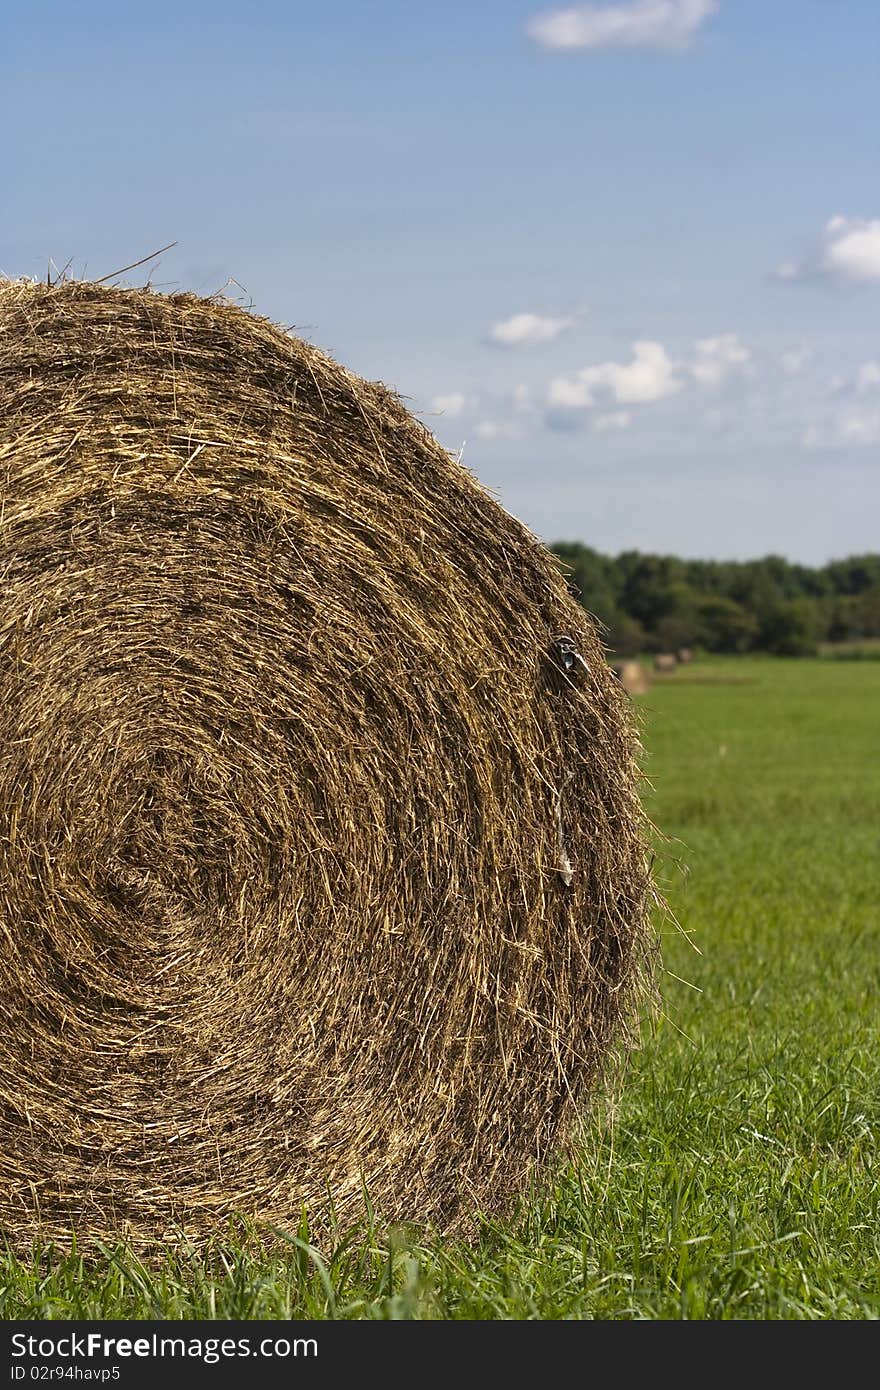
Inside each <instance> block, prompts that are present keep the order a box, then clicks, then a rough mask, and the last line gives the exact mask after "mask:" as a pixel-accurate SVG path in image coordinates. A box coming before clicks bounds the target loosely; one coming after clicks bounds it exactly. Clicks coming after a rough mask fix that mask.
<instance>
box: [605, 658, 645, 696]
mask: <svg viewBox="0 0 880 1390" xmlns="http://www.w3.org/2000/svg"><path fill="white" fill-rule="evenodd" d="M611 669H612V671H613V672H614V674H615V676H616V677H617V679H618V680H619V681H620V684H621V685H622V686H623V688H624V690H625V691H626V693H627V695H644V694H645V692H646V691H647V690H648V688H649V686H650V684H651V680H650V677H649V675H648V672H647V671H646V670H645V668H644V666H643V665H642V663H641V662H640V661H616V662H615V663H614V665H613V666H612V668H611Z"/></svg>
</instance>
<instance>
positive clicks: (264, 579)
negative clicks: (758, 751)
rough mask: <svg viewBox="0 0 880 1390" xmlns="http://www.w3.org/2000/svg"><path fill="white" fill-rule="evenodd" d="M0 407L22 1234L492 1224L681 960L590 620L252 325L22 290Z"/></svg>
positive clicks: (7, 1157)
mask: <svg viewBox="0 0 880 1390" xmlns="http://www.w3.org/2000/svg"><path fill="white" fill-rule="evenodd" d="M0 395H2V413H0V596H2V599H0V1012H2V1020H3V1037H4V1042H3V1047H2V1053H0V1233H2V1234H5V1235H6V1237H7V1238H8V1239H10V1240H12V1242H13V1243H14V1244H19V1245H21V1244H26V1243H27V1242H29V1241H31V1240H32V1239H33V1238H34V1237H35V1236H37V1235H40V1236H43V1237H49V1238H53V1239H57V1240H64V1239H65V1238H66V1237H67V1236H68V1234H69V1232H70V1231H71V1230H73V1231H76V1232H77V1233H78V1235H79V1237H80V1238H81V1239H83V1240H86V1239H88V1238H90V1237H98V1238H102V1239H107V1238H109V1237H113V1236H118V1235H126V1236H127V1237H128V1238H129V1239H131V1240H132V1241H133V1242H134V1244H135V1245H136V1246H139V1247H149V1246H152V1245H155V1244H159V1243H161V1242H164V1241H168V1240H170V1239H173V1238H174V1235H175V1233H176V1232H179V1231H184V1232H186V1233H187V1235H188V1236H189V1237H190V1238H192V1239H193V1240H196V1241H200V1240H203V1239H206V1238H207V1237H209V1236H210V1235H211V1234H212V1233H213V1232H215V1231H216V1230H217V1229H218V1227H219V1226H220V1225H222V1223H223V1221H224V1220H225V1219H226V1218H227V1217H228V1216H229V1215H230V1214H231V1213H234V1212H243V1213H245V1214H248V1215H249V1216H251V1217H253V1218H255V1219H256V1220H257V1221H259V1222H266V1223H269V1224H277V1223H286V1222H290V1221H296V1220H298V1218H299V1213H300V1211H301V1208H302V1204H303V1203H305V1204H306V1205H307V1206H308V1207H309V1208H310V1209H311V1210H313V1211H314V1212H318V1213H320V1212H324V1211H326V1210H327V1206H328V1202H329V1201H330V1200H331V1198H332V1202H333V1203H334V1205H335V1210H336V1212H337V1214H344V1213H355V1212H357V1211H360V1210H362V1202H363V1190H364V1188H365V1187H366V1189H367V1191H368V1192H369V1194H370V1197H371V1200H372V1202H373V1203H374V1205H375V1207H376V1208H377V1210H378V1211H379V1212H380V1213H382V1214H383V1216H385V1217H387V1218H389V1219H408V1220H414V1221H419V1222H426V1223H432V1224H433V1225H434V1226H435V1227H436V1228H438V1229H441V1230H456V1229H461V1228H462V1227H463V1225H464V1224H466V1222H467V1221H468V1220H469V1219H470V1218H471V1217H472V1215H473V1213H474V1212H475V1211H476V1210H478V1209H482V1210H486V1209H494V1208H497V1207H499V1206H500V1205H502V1204H503V1203H504V1202H506V1201H507V1200H508V1199H509V1197H510V1195H511V1194H512V1193H514V1192H516V1191H517V1190H518V1188H519V1187H520V1185H521V1184H522V1182H523V1181H524V1179H525V1178H526V1176H527V1174H528V1173H529V1171H530V1170H531V1168H532V1166H533V1165H534V1164H535V1163H540V1162H541V1161H545V1160H546V1159H547V1158H548V1156H549V1155H551V1154H552V1153H553V1151H554V1150H555V1149H556V1148H557V1147H558V1145H559V1144H560V1143H561V1141H562V1140H563V1138H564V1136H565V1134H566V1132H567V1131H568V1129H569V1127H570V1123H571V1121H572V1120H573V1119H574V1117H575V1116H576V1115H577V1114H578V1113H579V1110H582V1108H583V1105H584V1102H585V1101H586V1100H587V1098H588V1097H589V1094H590V1093H591V1091H592V1090H593V1089H594V1087H595V1084H596V1081H597V1079H598V1077H599V1074H600V1072H601V1070H602V1066H603V1063H604V1061H605V1059H606V1058H607V1057H608V1055H609V1052H610V1050H611V1048H612V1046H613V1044H614V1043H615V1041H616V1040H618V1039H620V1038H621V1037H622V1030H623V1029H624V1028H625V1024H626V1020H627V1019H628V1018H630V1017H631V1015H632V1007H633V1004H634V1002H635V1001H636V999H637V997H638V993H639V984H640V981H641V980H643V978H644V977H645V971H644V969H643V966H644V963H645V961H646V960H647V959H648V958H649V956H650V935H649V931H648V927H647V924H646V920H647V919H646V906H647V901H648V897H649V894H650V889H649V883H648V878H647V872H646V865H645V853H644V838H645V837H644V830H643V821H642V816H641V812H640V810H639V804H638V796H637V790H638V788H637V774H636V767H635V753H636V741H635V736H634V733H633V730H632V727H631V722H630V716H629V713H628V710H627V708H626V703H625V696H624V695H623V694H622V692H621V691H620V690H619V689H618V688H617V686H616V683H615V681H614V679H613V677H612V675H611V674H610V672H609V671H608V669H607V667H606V664H605V661H604V659H603V652H602V650H601V647H600V644H599V640H598V638H597V635H596V632H595V629H594V627H593V625H592V622H591V620H590V619H589V617H588V616H587V614H586V613H585V612H584V611H583V610H582V609H581V608H580V607H579V606H578V605H577V604H576V603H575V602H574V601H573V600H572V599H571V598H570V597H569V595H568V592H567V590H566V585H565V582H564V580H563V579H562V578H561V577H560V575H559V573H558V569H557V567H556V565H555V564H554V562H553V560H552V558H551V557H550V556H549V555H548V554H547V552H546V551H545V550H544V549H543V548H542V547H541V546H540V544H539V543H538V542H537V540H536V539H535V538H534V537H533V536H532V535H531V534H530V533H529V532H528V531H527V530H526V528H525V527H524V526H522V525H521V524H520V523H519V522H518V521H516V520H515V519H514V518H513V517H511V516H509V515H508V514H507V513H506V512H505V511H504V510H503V509H502V508H501V507H500V506H499V505H498V504H497V502H496V501H495V500H494V499H493V498H492V497H491V496H490V495H489V494H488V493H486V492H485V491H484V490H483V489H482V488H481V487H480V486H479V485H478V484H477V483H476V482H475V480H474V479H473V478H472V476H471V475H470V474H469V473H468V472H467V471H466V470H465V469H463V468H462V467H461V466H460V464H459V463H458V462H457V461H456V460H455V459H453V458H452V457H450V455H449V454H447V453H446V452H445V451H444V450H443V449H442V448H441V447H440V446H439V445H438V444H437V443H436V441H435V440H434V439H433V438H432V437H431V435H430V434H429V433H428V432H427V431H426V430H425V428H424V427H423V426H422V425H421V424H420V423H419V422H418V421H417V420H416V419H414V418H413V417H412V416H411V415H410V414H409V413H408V412H407V411H406V410H405V408H404V407H403V405H402V404H401V402H400V400H399V399H398V398H397V397H396V396H394V395H393V394H392V393H391V392H389V391H388V390H387V389H386V388H385V387H383V386H381V385H379V384H372V383H367V382H365V381H362V380H360V379H359V378H357V377H355V376H353V375H352V374H350V373H349V372H347V371H346V370H344V369H343V368H341V367H340V366H338V365H337V364H336V363H334V362H333V361H331V360H330V359H329V358H328V357H326V356H325V355H324V354H322V353H321V352H319V351H317V350H316V349H315V348H313V347H311V346H310V345H308V344H306V343H304V342H302V341H300V340H298V339H297V338H295V337H292V336H290V335H289V334H287V333H285V332H284V331H282V330H281V329H279V328H277V327H275V326H274V325H272V324H270V323H268V322H266V321H264V320H262V319H260V318H257V317H256V316H254V315H253V314H250V313H248V312H246V311H244V310H242V309H240V308H238V307H235V306H234V305H231V304H229V303H227V302H225V301H221V300H217V299H213V300H204V299H199V298H197V297H195V296H192V295H184V294H180V295H171V296H163V295H159V294H155V293H153V292H151V291H149V290H135V289H119V288H107V287H103V286H97V285H92V284H88V283H79V282H67V283H63V284H59V285H56V286H44V285H36V284H33V283H30V282H19V281H15V282H8V281H7V282H0ZM328 1193H329V1194H330V1197H328Z"/></svg>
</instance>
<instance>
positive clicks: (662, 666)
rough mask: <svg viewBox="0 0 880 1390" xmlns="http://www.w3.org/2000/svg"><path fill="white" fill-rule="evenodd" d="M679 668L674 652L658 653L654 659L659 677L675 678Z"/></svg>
mask: <svg viewBox="0 0 880 1390" xmlns="http://www.w3.org/2000/svg"><path fill="white" fill-rule="evenodd" d="M677 666H678V660H677V659H676V656H675V653H674V652H658V653H657V655H656V656H655V657H654V670H655V671H656V672H657V675H658V676H674V675H675V671H676V668H677Z"/></svg>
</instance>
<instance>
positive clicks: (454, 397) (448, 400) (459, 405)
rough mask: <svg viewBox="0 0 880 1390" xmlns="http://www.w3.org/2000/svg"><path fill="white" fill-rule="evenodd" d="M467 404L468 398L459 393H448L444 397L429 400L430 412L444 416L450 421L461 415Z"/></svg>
mask: <svg viewBox="0 0 880 1390" xmlns="http://www.w3.org/2000/svg"><path fill="white" fill-rule="evenodd" d="M467 404H468V398H467V396H465V395H464V394H463V393H462V392H461V391H450V392H449V394H448V395H446V396H433V397H432V398H431V410H432V411H436V412H437V414H438V415H445V416H446V417H447V418H448V419H450V420H454V419H455V417H456V416H457V415H461V414H462V413H463V412H464V410H465V408H466V407H467Z"/></svg>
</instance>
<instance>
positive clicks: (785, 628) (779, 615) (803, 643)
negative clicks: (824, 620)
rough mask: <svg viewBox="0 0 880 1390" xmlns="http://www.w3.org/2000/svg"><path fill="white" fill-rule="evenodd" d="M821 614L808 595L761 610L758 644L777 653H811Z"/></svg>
mask: <svg viewBox="0 0 880 1390" xmlns="http://www.w3.org/2000/svg"><path fill="white" fill-rule="evenodd" d="M820 626H821V616H820V613H819V610H818V608H817V606H816V604H815V603H814V602H813V601H811V600H810V599H808V598H795V599H789V600H788V601H786V602H784V603H779V604H777V605H776V607H775V608H771V609H770V610H769V612H767V613H765V614H764V617H763V618H762V620H761V631H760V645H761V646H762V647H763V648H764V650H765V651H768V652H774V653H775V654H776V655H777V656H815V655H816V650H817V646H818V641H819V634H820Z"/></svg>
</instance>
